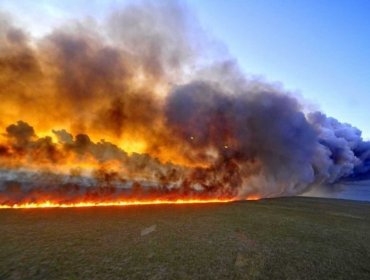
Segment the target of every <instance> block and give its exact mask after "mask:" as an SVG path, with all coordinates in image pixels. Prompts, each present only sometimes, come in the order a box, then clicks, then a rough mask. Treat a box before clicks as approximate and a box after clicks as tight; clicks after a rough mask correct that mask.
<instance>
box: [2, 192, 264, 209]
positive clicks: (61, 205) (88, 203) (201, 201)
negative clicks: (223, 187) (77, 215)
mask: <svg viewBox="0 0 370 280" xmlns="http://www.w3.org/2000/svg"><path fill="white" fill-rule="evenodd" d="M259 199H260V197H259V196H255V195H253V196H248V197H247V198H245V200H259ZM233 201H237V200H236V199H232V198H204V199H201V198H193V199H186V198H184V199H172V200H170V199H151V200H117V201H83V202H70V203H60V202H53V201H50V200H46V201H42V202H25V203H19V204H12V205H6V204H3V205H0V209H32V208H77V207H107V206H141V205H160V204H162V205H163V204H209V203H229V202H233Z"/></svg>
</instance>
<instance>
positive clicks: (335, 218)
mask: <svg viewBox="0 0 370 280" xmlns="http://www.w3.org/2000/svg"><path fill="white" fill-rule="evenodd" d="M153 225H155V227H151V226H153ZM150 227H151V228H150ZM148 228H149V229H148ZM154 228H155V230H154V231H153V229H154ZM145 229H147V230H146V231H145ZM142 230H144V232H143V233H147V234H145V235H143V236H142V235H141V233H142ZM150 230H152V231H151V232H150ZM0 279H370V203H365V202H354V201H345V200H331V199H318V198H303V197H296V198H279V199H270V200H260V201H247V202H234V203H230V204H207V205H165V206H162V205H157V206H133V207H109V208H108V207H107V208H86V209H84V208H78V209H24V210H0Z"/></svg>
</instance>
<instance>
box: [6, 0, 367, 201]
mask: <svg viewBox="0 0 370 280" xmlns="http://www.w3.org/2000/svg"><path fill="white" fill-rule="evenodd" d="M0 21H1V27H0V98H1V100H2V102H1V104H0V127H1V128H2V130H3V133H2V134H1V136H0V138H1V142H0V204H12V203H18V202H25V201H26V202H30V201H31V202H32V201H38V200H41V199H42V200H52V201H57V202H65V201H79V200H84V201H87V200H89V199H90V200H91V199H95V200H96V199H100V200H114V199H123V198H126V199H127V198H142V197H223V198H225V197H226V198H246V197H249V196H251V195H253V196H258V197H274V196H282V195H297V194H301V193H303V192H305V191H307V190H309V189H310V188H312V187H313V186H318V185H320V184H326V185H327V184H332V183H335V182H338V181H340V180H348V179H351V180H355V179H360V178H365V177H367V176H368V175H369V174H370V142H366V141H364V140H363V139H362V137H361V131H360V130H358V129H357V128H354V127H352V126H351V125H349V124H343V123H340V122H339V121H337V120H335V119H333V118H330V117H327V116H326V115H324V114H323V113H321V112H308V110H307V108H305V105H304V104H302V102H300V101H298V99H297V98H295V97H294V95H293V94H291V93H289V92H286V91H285V90H284V89H281V88H278V87H277V86H274V85H271V84H268V83H266V82H261V81H259V80H254V79H250V78H247V77H244V75H243V74H242V73H241V71H240V70H239V69H238V65H237V62H235V60H234V59H232V58H230V57H228V56H226V55H223V56H216V55H215V53H217V51H214V50H213V49H212V45H211V44H210V43H209V40H208V39H207V36H206V35H204V33H203V32H202V31H201V29H200V28H199V27H198V26H197V25H196V24H195V22H196V21H195V19H194V18H193V17H192V16H191V14H190V13H188V11H187V10H186V7H184V6H183V5H182V4H179V3H176V2H171V4H169V3H166V4H163V3H157V4H154V3H146V4H144V5H143V4H141V5H131V6H128V7H126V8H125V9H123V10H121V11H116V12H114V13H113V14H112V15H110V16H108V17H107V19H106V21H104V22H95V21H93V20H91V19H90V20H88V21H86V20H82V21H74V22H68V23H66V24H65V25H63V26H60V27H59V28H57V29H56V30H53V31H52V32H51V33H50V34H48V35H46V36H45V37H44V38H41V39H35V38H33V37H32V36H31V35H29V34H28V32H27V31H26V30H24V29H22V28H20V27H17V26H16V24H15V23H14V22H15V21H14V20H11V19H10V17H9V16H5V15H3V14H1V18H0Z"/></svg>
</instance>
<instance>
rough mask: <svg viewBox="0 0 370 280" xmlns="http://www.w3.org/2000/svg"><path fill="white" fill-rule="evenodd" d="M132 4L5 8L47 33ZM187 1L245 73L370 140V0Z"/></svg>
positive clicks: (11, 3) (8, 2)
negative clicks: (277, 85)
mask: <svg viewBox="0 0 370 280" xmlns="http://www.w3.org/2000/svg"><path fill="white" fill-rule="evenodd" d="M125 2H127V1H97V0H95V1H86V0H85V1H84V0H83V1H71V0H66V1H46V0H43V1H37V5H36V4H35V3H36V1H20V0H0V9H2V10H5V11H10V12H13V13H16V15H21V16H22V18H21V20H22V21H23V22H24V23H25V24H27V25H28V26H29V27H30V28H31V29H34V30H36V31H35V32H36V33H39V34H42V33H44V32H46V31H47V30H48V29H49V28H50V26H52V25H57V24H58V23H59V22H62V21H64V20H65V19H69V18H75V17H76V15H79V16H81V15H82V16H89V15H90V16H93V17H97V18H102V17H104V15H105V14H106V13H108V12H109V10H111V9H115V8H117V7H119V6H122V4H123V5H124V4H125ZM187 2H188V4H189V6H190V8H191V9H192V10H193V11H194V13H195V14H196V15H197V17H198V19H199V21H200V22H201V25H202V27H203V28H204V29H205V30H207V31H208V32H210V33H211V34H212V35H213V36H215V37H216V38H217V39H219V40H220V41H222V42H223V43H224V44H225V45H226V46H227V47H228V49H229V52H230V53H231V55H233V56H234V57H236V58H237V59H238V61H239V64H240V65H241V67H242V69H243V70H244V71H245V72H246V73H248V74H255V75H259V76H263V77H265V79H266V80H267V81H271V82H281V83H282V84H283V85H284V87H285V88H286V89H289V90H291V91H293V92H297V93H299V94H301V95H302V96H303V97H304V98H305V99H306V100H307V101H308V103H309V104H311V105H312V106H313V107H314V108H317V109H320V110H322V111H323V112H325V113H326V114H327V115H330V116H333V117H335V118H338V119H339V120H341V121H343V122H348V123H351V124H353V125H355V126H357V127H358V128H360V129H361V130H362V131H363V133H364V136H365V138H370V124H369V121H370V110H369V107H370V106H369V105H370V1H368V0H336V1H332V0H321V1H319V0H300V1H296V0H280V1H278V0H245V1H242V0H240V1H237V0H234V1H226V0H223V1H221V0H188V1H187ZM44 15H48V17H44ZM35 19H37V20H35Z"/></svg>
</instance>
